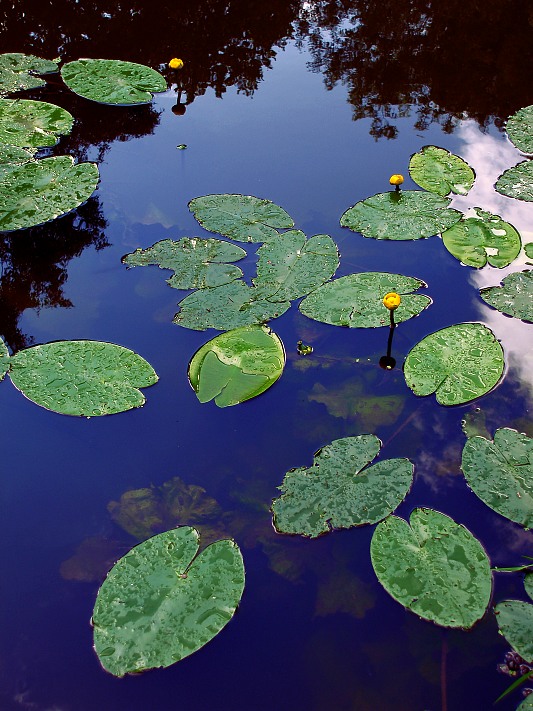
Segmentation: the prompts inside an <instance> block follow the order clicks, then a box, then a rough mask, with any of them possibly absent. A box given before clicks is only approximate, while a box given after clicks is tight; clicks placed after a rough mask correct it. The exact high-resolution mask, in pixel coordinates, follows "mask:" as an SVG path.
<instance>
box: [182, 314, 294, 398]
mask: <svg viewBox="0 0 533 711" xmlns="http://www.w3.org/2000/svg"><path fill="white" fill-rule="evenodd" d="M284 367H285V350H284V348H283V343H282V342H281V340H280V339H279V338H278V336H276V334H275V333H273V332H272V331H271V330H270V329H269V328H266V327H265V326H246V327H244V328H236V329H234V330H233V331H228V332H227V333H221V334H220V335H219V336H216V337H215V338H213V339H212V340H210V341H209V342H208V343H206V344H205V345H203V346H202V347H201V348H200V349H199V350H197V351H196V353H195V354H194V356H193V357H192V359H191V362H190V363H189V380H190V382H191V385H192V387H193V389H194V391H195V393H196V395H197V397H198V400H200V402H208V401H209V400H213V399H214V400H215V403H216V404H217V405H218V406H219V407H227V406H228V405H237V404H239V403H240V402H244V401H245V400H250V398H253V397H256V396H257V395H260V394H261V393H262V392H264V391H265V390H267V389H268V388H269V387H271V385H273V384H274V383H275V382H276V380H278V378H279V377H280V376H281V374H282V372H283V368H284Z"/></svg>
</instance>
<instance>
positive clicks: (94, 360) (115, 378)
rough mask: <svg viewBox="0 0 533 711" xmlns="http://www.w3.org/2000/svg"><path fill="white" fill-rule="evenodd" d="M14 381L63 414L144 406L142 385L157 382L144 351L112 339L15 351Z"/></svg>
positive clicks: (31, 397)
mask: <svg viewBox="0 0 533 711" xmlns="http://www.w3.org/2000/svg"><path fill="white" fill-rule="evenodd" d="M9 375H10V377H11V380H12V381H13V384H14V385H15V387H16V388H18V389H19V390H20V391H21V392H22V393H23V394H24V395H25V396H26V397H27V398H28V399H29V400H32V401H33V402H35V403H36V404H37V405H41V407H44V408H46V409H47V410H53V411H54V412H59V413H61V414H63V415H82V416H85V417H93V416H95V415H111V414H114V413H117V412H124V411H125V410H131V409H132V408H134V407H141V406H142V405H144V402H145V397H144V395H143V394H142V393H141V392H140V391H139V390H138V388H147V387H148V386H149V385H153V384H154V383H155V382H157V375H156V373H155V371H154V369H153V368H152V366H151V365H149V364H148V363H147V362H146V361H145V360H144V359H143V358H141V356H139V355H137V354H136V353H134V352H133V351H130V350H128V349H127V348H123V347H122V346H117V345H115V344H113V343H103V342H100V341H56V342H53V343H45V344H43V345H40V346H33V347H32V348H27V349H25V350H22V351H19V352H18V353H15V355H13V356H11V360H10V370H9Z"/></svg>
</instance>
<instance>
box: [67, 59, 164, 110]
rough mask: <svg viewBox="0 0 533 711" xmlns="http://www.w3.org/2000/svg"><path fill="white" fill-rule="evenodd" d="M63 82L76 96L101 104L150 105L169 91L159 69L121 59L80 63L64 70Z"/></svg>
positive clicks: (93, 60)
mask: <svg viewBox="0 0 533 711" xmlns="http://www.w3.org/2000/svg"><path fill="white" fill-rule="evenodd" d="M61 76H62V78H63V81H64V82H65V84H66V85H67V86H68V88H69V89H71V90H72V91H73V92H74V93H75V94H78V95H79V96H83V98H84V99H90V100H91V101H97V102H98V103H100V104H113V105H115V106H132V105H133V106H135V105H138V104H149V103H150V102H151V101H152V98H153V94H154V93H155V92H160V91H166V89H167V82H166V80H165V77H164V76H163V75H162V74H160V73H159V72H156V71H155V69H151V68H150V67H146V66H145V65H144V64H136V63H135V62H123V61H121V60H119V59H77V60H76V61H74V62H67V63H66V64H64V65H63V66H62V67H61Z"/></svg>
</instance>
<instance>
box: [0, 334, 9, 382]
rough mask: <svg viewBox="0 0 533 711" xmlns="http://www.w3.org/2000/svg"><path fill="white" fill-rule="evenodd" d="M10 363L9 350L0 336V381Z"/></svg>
mask: <svg viewBox="0 0 533 711" xmlns="http://www.w3.org/2000/svg"><path fill="white" fill-rule="evenodd" d="M10 365H11V363H10V357H9V351H8V350H7V346H6V344H5V343H4V340H3V338H0V381H2V380H3V379H4V378H5V376H6V373H7V371H8V370H9V366H10Z"/></svg>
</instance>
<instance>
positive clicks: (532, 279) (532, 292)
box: [479, 269, 533, 323]
mask: <svg viewBox="0 0 533 711" xmlns="http://www.w3.org/2000/svg"><path fill="white" fill-rule="evenodd" d="M479 293H480V294H481V298H482V299H483V301H486V302H487V304H490V305H491V306H492V307H494V308H495V309H498V311H501V312H502V313H504V314H507V315H508V316H514V318H520V319H522V320H523V321H530V322H532V323H533V270H531V269H530V270H528V271H525V272H514V273H513V274H508V275H507V276H506V277H505V279H503V280H502V282H501V286H487V287H485V288H484V289H480V291H479Z"/></svg>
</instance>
